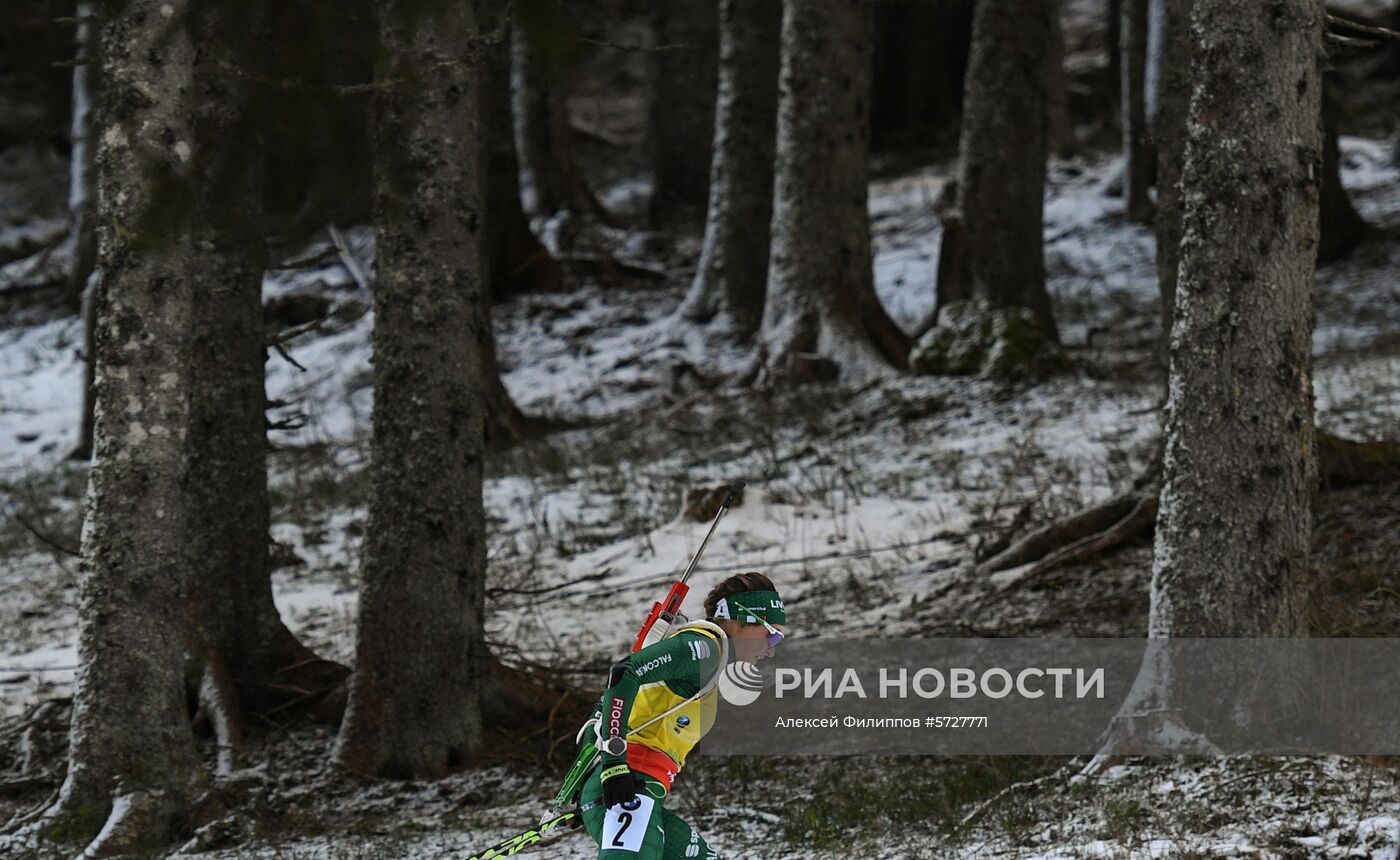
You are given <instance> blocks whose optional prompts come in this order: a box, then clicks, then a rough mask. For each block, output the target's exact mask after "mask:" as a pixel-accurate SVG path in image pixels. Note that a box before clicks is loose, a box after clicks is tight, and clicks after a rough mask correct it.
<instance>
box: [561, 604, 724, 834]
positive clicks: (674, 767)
mask: <svg viewBox="0 0 1400 860" xmlns="http://www.w3.org/2000/svg"><path fill="white" fill-rule="evenodd" d="M722 635H723V634H717V633H715V632H714V631H713V630H710V629H706V628H703V627H697V626H686V627H682V628H680V629H678V630H677V631H674V632H673V633H672V634H671V635H669V636H667V637H666V638H665V639H662V640H661V641H660V642H657V643H655V644H653V645H648V646H647V647H645V648H643V649H641V650H640V651H636V652H634V653H633V654H631V655H630V656H629V657H628V658H627V659H626V660H623V661H619V662H618V663H617V664H616V665H614V666H613V670H612V673H611V674H610V676H609V679H608V681H609V685H608V689H607V690H605V691H604V693H603V698H602V701H601V702H600V703H599V704H600V712H601V715H602V726H601V732H602V734H603V736H604V737H606V736H607V735H608V734H609V731H610V723H617V724H618V726H619V727H625V729H623V730H622V731H620V732H618V733H619V734H624V735H626V734H627V733H628V732H630V731H633V730H636V729H640V730H639V731H635V732H633V733H632V734H631V735H630V736H629V737H628V742H627V753H626V755H625V756H610V755H608V754H606V753H604V754H603V755H602V760H601V761H600V763H599V764H598V765H597V766H596V767H594V768H593V771H592V772H591V773H590V774H589V775H588V778H587V779H586V780H585V781H584V784H583V789H582V793H581V794H580V796H579V809H580V811H581V812H582V813H583V823H584V826H585V827H587V828H588V833H589V835H590V836H592V837H593V840H594V841H595V842H597V843H598V847H599V853H598V857H599V858H600V860H717V858H718V857H719V855H718V854H717V853H716V852H715V851H714V850H713V849H711V848H710V846H709V845H708V844H707V843H706V842H705V840H704V839H702V838H701V837H700V834H698V833H696V832H695V830H694V828H692V827H691V826H690V825H689V824H687V823H686V822H685V821H683V820H681V818H680V816H678V815H676V814H675V813H674V812H672V811H670V810H669V809H666V808H665V807H664V804H665V801H666V797H667V795H668V794H669V792H670V787H671V780H672V779H674V778H675V776H676V774H677V773H679V772H680V769H681V767H682V766H683V765H684V764H685V757H686V754H687V753H689V752H690V750H691V749H692V748H693V747H694V746H695V744H696V743H698V742H699V740H700V738H702V737H704V735H705V733H706V732H707V731H709V729H710V726H711V725H713V723H714V717H715V707H716V704H717V703H718V696H719V687H718V686H717V685H715V684H713V683H712V681H713V679H714V678H715V676H716V675H717V674H718V673H719V672H720V671H721V670H722V669H723V668H724V666H723V662H722V656H721V655H722V654H723V653H724V649H723V648H722V647H721V646H722V643H721V641H720V637H721V636H722ZM707 686H709V687H710V689H709V690H708V691H707V692H705V694H704V695H699V696H697V694H698V693H700V692H701V691H702V690H705V688H706V687H707ZM692 699H693V700H692ZM687 700H691V701H687ZM673 709H674V710H673ZM668 711H670V713H667V712H668ZM661 714H665V716H664V717H661V718H660V719H655V718H657V717H658V716H659V715H661ZM624 763H625V764H626V765H627V766H628V767H630V768H631V769H632V772H633V774H635V776H636V778H637V799H636V800H635V801H633V802H632V803H628V804H616V805H614V806H612V807H610V808H604V806H603V802H602V799H603V786H602V780H601V774H602V772H603V771H604V770H606V769H607V768H609V767H612V766H615V765H619V764H624Z"/></svg>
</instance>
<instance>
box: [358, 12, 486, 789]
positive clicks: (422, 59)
mask: <svg viewBox="0 0 1400 860" xmlns="http://www.w3.org/2000/svg"><path fill="white" fill-rule="evenodd" d="M378 13H379V34H380V55H381V57H382V61H381V63H380V67H381V69H382V74H383V76H384V77H383V81H384V86H383V87H382V88H381V89H380V90H379V92H377V93H376V95H375V107H374V152H375V222H376V226H377V229H378V236H379V239H378V249H379V257H378V275H377V284H376V288H375V295H374V310H375V329H374V374H375V403H374V432H373V438H372V443H371V446H372V447H371V469H372V492H371V500H370V510H369V524H368V528H367V534H366V537H365V550H364V560H363V573H362V579H363V586H362V591H361V598H360V620H359V635H358V639H357V644H356V663H355V674H354V676H353V677H352V680H351V684H350V696H349V702H348V705H347V708H346V712H345V719H344V722H343V723H342V725H341V729H340V736H339V738H338V740H337V744H336V749H335V761H336V763H337V764H338V765H339V766H340V767H343V768H345V769H348V770H351V771H354V772H359V773H366V774H377V775H381V776H389V777H400V778H436V777H440V776H442V775H443V774H444V773H446V771H447V769H448V768H450V767H452V766H454V765H458V764H461V763H463V762H464V761H465V760H466V758H467V757H468V756H469V755H472V754H474V753H475V752H477V751H478V749H479V747H480V744H481V739H482V722H481V684H482V673H483V668H484V666H485V665H486V661H485V641H484V638H483V634H482V629H481V622H482V601H483V594H484V590H483V583H482V580H483V577H484V576H485V568H486V546H485V534H484V530H485V523H484V513H483V509H482V499H481V481H482V444H483V443H482V439H483V418H484V415H483V413H484V390H483V389H484V386H483V367H482V352H481V349H480V347H479V343H480V340H479V338H480V336H481V335H480V332H481V329H482V327H483V326H485V325H486V324H487V316H486V307H487V297H486V286H485V283H484V280H483V273H482V261H481V234H480V231H481V224H480V222H481V216H482V207H481V190H480V185H481V183H482V170H481V167H482V163H483V156H482V150H481V147H482V145H483V144H482V140H481V134H480V101H479V100H480V99H481V98H482V93H481V85H482V72H481V69H480V60H479V57H480V49H481V47H482V46H481V45H480V44H479V38H480V37H479V35H478V27H477V20H476V15H475V12H474V11H473V9H472V4H465V3H453V4H424V3H418V2H414V0H384V2H382V3H381V4H380V6H379V10H378ZM464 58H465V59H464ZM474 58H475V59H474ZM430 70H431V71H430ZM402 81H414V82H415V85H414V86H402V85H398V84H396V83H395V82H402ZM409 619H411V623H405V622H406V620H409Z"/></svg>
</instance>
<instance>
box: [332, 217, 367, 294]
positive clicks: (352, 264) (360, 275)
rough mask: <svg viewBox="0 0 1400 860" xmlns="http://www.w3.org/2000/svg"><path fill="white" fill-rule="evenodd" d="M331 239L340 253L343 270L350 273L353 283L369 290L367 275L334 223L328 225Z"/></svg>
mask: <svg viewBox="0 0 1400 860" xmlns="http://www.w3.org/2000/svg"><path fill="white" fill-rule="evenodd" d="M330 233H331V241H332V242H334V243H335V249H336V251H338V252H339V253H340V262H341V263H342V264H343V265H344V266H345V271H347V272H349V273H350V277H351V278H353V279H354V281H355V285H356V286H358V287H359V288H360V289H362V290H365V291H366V292H368V291H369V275H367V274H365V270H364V269H363V268H361V267H360V261H359V260H356V259H355V255H354V254H352V253H350V243H349V242H347V241H345V234H344V233H342V232H340V228H339V227H337V226H335V225H334V224H332V225H330Z"/></svg>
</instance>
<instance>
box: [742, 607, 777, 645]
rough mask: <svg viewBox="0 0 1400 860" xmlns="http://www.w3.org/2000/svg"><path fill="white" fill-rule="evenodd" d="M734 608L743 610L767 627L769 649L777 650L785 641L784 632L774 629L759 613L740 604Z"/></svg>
mask: <svg viewBox="0 0 1400 860" xmlns="http://www.w3.org/2000/svg"><path fill="white" fill-rule="evenodd" d="M734 608H735V609H739V610H742V611H744V612H747V613H748V614H750V615H752V616H753V617H754V618H757V619H758V623H759V624H762V625H763V626H764V627H766V628H767V629H768V647H769V648H776V647H778V643H779V642H781V641H783V635H784V634H783V632H782V631H781V630H779V629H778V628H776V627H774V626H773V625H772V624H769V623H768V622H767V621H765V620H763V616H762V615H759V614H758V613H757V612H754V611H753V610H752V609H750V608H748V607H747V606H744V605H743V604H740V603H735V604H734Z"/></svg>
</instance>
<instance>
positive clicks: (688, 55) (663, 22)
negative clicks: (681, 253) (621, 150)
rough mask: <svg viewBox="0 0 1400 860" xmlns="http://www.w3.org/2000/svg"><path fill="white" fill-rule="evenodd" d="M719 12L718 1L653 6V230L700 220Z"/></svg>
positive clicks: (708, 155)
mask: <svg viewBox="0 0 1400 860" xmlns="http://www.w3.org/2000/svg"><path fill="white" fill-rule="evenodd" d="M717 7H718V3H717V0H668V2H665V3H655V4H652V32H653V34H654V37H655V41H656V45H655V46H654V49H653V50H652V52H651V53H650V54H649V57H650V60H651V78H652V80H651V85H652V93H651V105H650V108H649V110H648V123H647V124H648V139H649V143H650V146H651V166H652V194H651V204H650V207H649V217H650V219H651V222H652V224H653V225H655V226H658V227H673V226H677V225H680V224H687V223H695V222H698V221H699V220H700V219H701V218H702V217H704V215H705V209H706V205H705V201H706V198H707V195H708V193H709V180H710V162H711V152H710V144H711V143H712V141H713V140H714V121H715V89H716V88H715V82H716V80H717V78H718V76H719V71H718V68H719V15H718V13H717Z"/></svg>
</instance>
